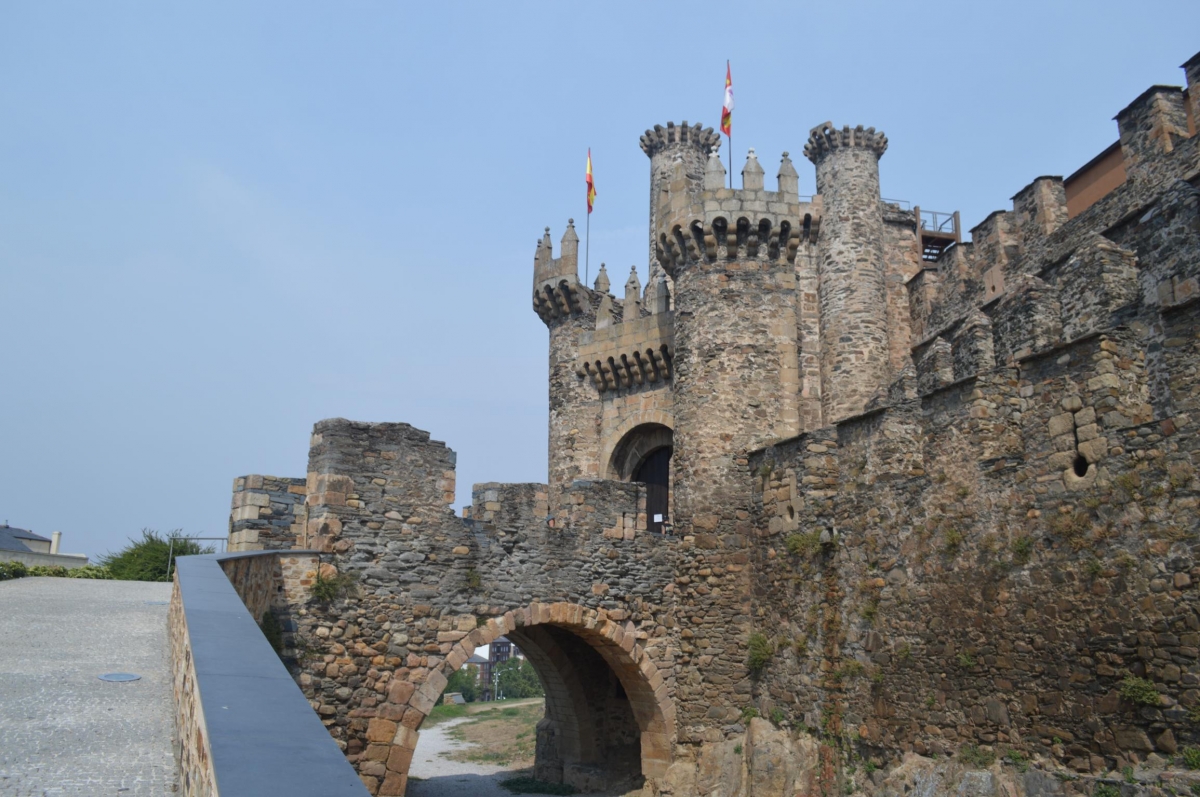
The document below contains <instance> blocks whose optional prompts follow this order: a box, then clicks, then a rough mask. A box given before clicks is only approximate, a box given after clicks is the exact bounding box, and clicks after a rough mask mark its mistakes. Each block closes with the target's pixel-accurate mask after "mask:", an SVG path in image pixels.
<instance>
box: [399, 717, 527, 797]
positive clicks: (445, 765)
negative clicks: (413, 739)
mask: <svg viewBox="0 0 1200 797" xmlns="http://www.w3.org/2000/svg"><path fill="white" fill-rule="evenodd" d="M468 720H469V718H468V717H460V718H459V719H453V720H446V721H445V722H443V723H440V724H438V725H435V726H434V727H432V728H429V729H428V730H422V731H421V738H420V741H419V742H417V750H416V754H415V755H414V756H413V761H412V766H411V767H409V770H408V774H409V778H410V780H409V782H408V797H512V795H511V793H510V792H509V791H508V790H507V789H504V788H501V787H500V784H499V782H500V781H502V780H504V779H505V778H507V777H511V776H512V772H513V770H512V769H509V768H507V767H499V766H495V765H492V764H481V763H476V762H471V761H451V760H450V759H449V758H447V757H446V756H444V755H443V753H449V752H450V751H452V750H462V749H463V748H465V747H466V746H467V745H465V744H463V743H462V742H459V741H457V740H456V739H454V738H452V737H451V736H450V729H451V728H453V727H454V726H456V725H460V724H462V723H464V722H467V721H468ZM415 778H420V780H416V779H415Z"/></svg>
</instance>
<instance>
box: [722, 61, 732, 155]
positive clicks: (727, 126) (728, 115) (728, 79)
mask: <svg viewBox="0 0 1200 797" xmlns="http://www.w3.org/2000/svg"><path fill="white" fill-rule="evenodd" d="M721 132H722V133H724V134H725V135H727V136H729V137H730V138H732V137H733V74H732V73H731V72H730V71H729V62H728V61H726V62H725V104H724V105H722V106H721Z"/></svg>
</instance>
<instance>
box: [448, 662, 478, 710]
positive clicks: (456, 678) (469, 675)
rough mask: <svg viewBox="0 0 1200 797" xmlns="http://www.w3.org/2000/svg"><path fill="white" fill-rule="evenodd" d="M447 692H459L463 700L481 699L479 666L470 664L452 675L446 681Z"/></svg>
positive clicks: (473, 700) (472, 701)
mask: <svg viewBox="0 0 1200 797" xmlns="http://www.w3.org/2000/svg"><path fill="white" fill-rule="evenodd" d="M446 691H447V692H459V693H461V694H462V696H463V700H465V701H467V702H468V703H474V702H475V701H476V700H478V699H479V668H478V667H476V666H475V665H474V664H468V665H467V666H466V667H464V668H463V669H461V670H459V671H458V672H456V673H454V674H453V675H451V676H450V679H449V680H447V681H446Z"/></svg>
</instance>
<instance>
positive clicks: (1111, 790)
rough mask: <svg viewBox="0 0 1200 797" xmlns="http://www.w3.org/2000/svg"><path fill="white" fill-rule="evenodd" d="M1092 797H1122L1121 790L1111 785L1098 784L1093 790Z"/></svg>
mask: <svg viewBox="0 0 1200 797" xmlns="http://www.w3.org/2000/svg"><path fill="white" fill-rule="evenodd" d="M1092 797H1121V790H1120V789H1118V788H1117V787H1116V786H1114V785H1112V784H1111V783H1097V784H1096V788H1094V789H1092Z"/></svg>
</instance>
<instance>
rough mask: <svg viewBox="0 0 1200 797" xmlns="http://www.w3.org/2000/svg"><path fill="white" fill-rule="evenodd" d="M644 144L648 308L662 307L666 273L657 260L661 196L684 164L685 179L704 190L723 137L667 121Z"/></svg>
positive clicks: (645, 137)
mask: <svg viewBox="0 0 1200 797" xmlns="http://www.w3.org/2000/svg"><path fill="white" fill-rule="evenodd" d="M641 145H642V152H645V153H646V155H647V157H649V158H650V253H649V262H650V278H649V280H647V296H646V299H645V301H646V304H648V305H654V306H656V305H657V304H658V298H657V295H656V292H657V290H658V285H659V284H660V282H661V280H660V279H659V274H660V273H661V271H662V267H661V264H660V263H659V262H658V259H657V257H656V252H657V247H658V244H657V241H658V233H657V231H656V230H657V226H658V225H657V224H656V213H657V209H658V203H659V194H660V193H661V192H662V191H663V190H664V189H665V188H667V187H668V184H669V182H670V180H671V176H670V175H671V171H672V167H673V165H674V164H675V163H676V162H679V163H680V164H681V165H682V166H681V172H682V174H683V176H684V178H685V179H686V180H689V181H690V182H692V183H693V184H694V187H695V188H700V187H701V186H702V185H703V184H704V181H705V166H706V163H707V160H708V154H709V153H710V152H712V151H714V150H716V149H717V148H718V147H720V145H721V134H720V133H717V132H715V131H714V130H713V129H712V128H711V127H701V125H699V124H695V125H692V126H690V127H689V126H688V123H687V122H686V121H685V122H684V123H683V124H682V125H680V126H678V127H676V125H675V123H674V122H667V126H666V127H663V126H662V125H655V126H654V127H653V128H651V129H650V130H647V131H646V132H645V133H643V134H642V138H641ZM721 179H722V180H724V179H725V177H724V172H722V174H721ZM718 187H719V186H718ZM666 285H667V289H668V291H670V289H671V281H670V279H669V278H668V279H667V280H666Z"/></svg>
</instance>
